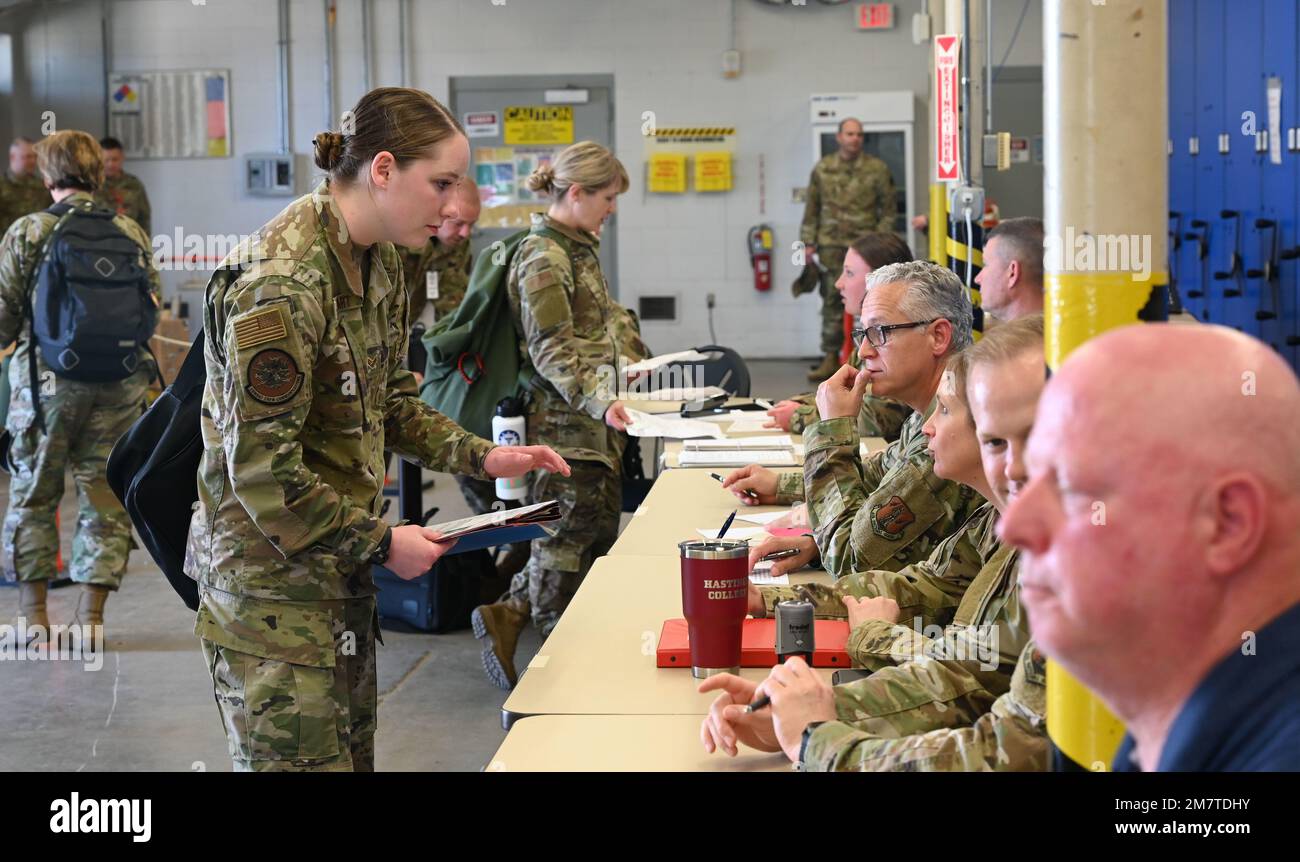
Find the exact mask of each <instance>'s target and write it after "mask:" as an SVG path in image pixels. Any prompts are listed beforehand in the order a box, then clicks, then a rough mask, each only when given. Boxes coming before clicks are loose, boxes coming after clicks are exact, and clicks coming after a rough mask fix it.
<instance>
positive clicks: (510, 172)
mask: <svg viewBox="0 0 1300 862" xmlns="http://www.w3.org/2000/svg"><path fill="white" fill-rule="evenodd" d="M561 149H563V148H562V147H478V148H477V149H475V150H474V166H473V175H474V181H475V182H476V183H477V184H478V190H479V197H480V199H481V201H482V204H483V210H482V212H481V214H480V215H479V221H478V223H479V226H480V227H500V228H523V227H528V225H529V223H530V221H529V217H530V214H531V213H535V212H544V211H545V210H546V207H547V205H548V203H549V202H548V200H547V199H546V198H545V197H541V196H539V195H538V194H537V193H536V192H533V191H530V190H529V189H528V187H527V186H526V185H525V181H526V180H527V179H528V175H529V174H531V173H532V172H533V170H534V169H535V168H537V167H538V166H540V165H545V164H550V163H551V162H552V161H553V160H554V159H555V156H556V155H557V154H558V153H559V152H560V150H561Z"/></svg>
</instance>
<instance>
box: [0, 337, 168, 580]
mask: <svg viewBox="0 0 1300 862" xmlns="http://www.w3.org/2000/svg"><path fill="white" fill-rule="evenodd" d="M38 367H39V368H40V370H41V374H42V375H43V380H44V382H43V383H42V384H41V388H42V389H43V390H44V393H43V394H42V395H41V409H42V412H43V413H44V415H45V431H44V432H42V431H40V430H39V429H38V428H37V427H36V423H35V419H34V412H33V409H32V398H31V385H30V383H29V381H28V379H27V373H28V372H27V362H26V360H25V357H24V358H21V359H19V360H17V361H15V362H13V363H12V365H11V367H10V381H9V383H10V386H11V396H10V404H9V415H8V417H7V418H6V421H5V427H6V428H7V429H8V430H9V433H10V434H12V435H13V444H12V448H11V449H10V457H11V458H12V459H13V462H14V470H13V475H12V476H11V477H10V480H9V511H8V513H7V514H6V515H5V521H4V530H3V539H0V541H2V542H3V549H4V550H3V553H4V571H5V576H6V577H7V578H9V579H16V580H20V581H45V580H50V579H51V578H53V577H54V576H55V572H56V558H57V555H58V552H59V530H58V527H57V525H56V522H55V515H56V513H57V512H58V508H59V503H60V502H61V501H62V499H63V490H64V472H65V470H67V469H68V468H71V471H72V479H73V482H74V483H75V484H76V488H77V525H76V530H75V533H74V535H73V540H72V560H71V565H70V566H69V575H70V576H71V577H72V579H73V580H74V581H76V582H77V583H80V584H98V585H101V586H105V587H108V588H109V589H112V590H116V589H117V588H118V587H120V586H121V585H122V575H123V573H124V572H125V571H126V563H127V556H128V555H129V554H130V551H131V542H132V539H131V521H130V519H129V518H128V517H127V514H126V510H125V509H123V508H122V504H121V502H120V501H119V500H118V499H117V497H116V496H115V495H114V494H113V491H112V489H110V488H109V486H108V479H107V478H106V476H105V469H106V466H107V464H108V454H109V452H111V451H112V449H113V444H114V443H116V442H117V440H118V438H119V437H121V436H122V435H123V434H125V433H126V432H127V430H128V429H130V427H131V425H132V423H134V422H135V420H136V419H138V418H139V417H140V414H141V413H142V412H143V409H144V403H145V390H146V388H147V387H148V384H149V379H150V375H151V374H152V366H149V367H148V368H147V369H141V370H138V371H137V372H136V373H135V374H134V375H132V376H131V377H128V378H127V379H126V380H122V381H115V382H111V383H82V382H80V381H76V380H67V379H64V378H61V377H60V378H55V377H54V376H53V374H52V373H51V372H49V371H48V370H46V369H45V364H44V363H43V362H42V363H40V364H39V366H38ZM51 388H52V390H53V391H52V392H51V391H50V390H51Z"/></svg>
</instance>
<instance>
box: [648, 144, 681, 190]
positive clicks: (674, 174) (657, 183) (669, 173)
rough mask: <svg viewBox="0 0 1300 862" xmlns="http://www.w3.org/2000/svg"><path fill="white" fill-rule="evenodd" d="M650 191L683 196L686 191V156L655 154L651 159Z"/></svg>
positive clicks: (679, 154)
mask: <svg viewBox="0 0 1300 862" xmlns="http://www.w3.org/2000/svg"><path fill="white" fill-rule="evenodd" d="M649 188H650V191H652V192H662V193H665V194H681V193H682V192H684V191H686V156H685V155H684V154H682V153H655V154H654V155H652V156H651V157H650V183H649Z"/></svg>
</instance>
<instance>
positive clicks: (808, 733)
mask: <svg viewBox="0 0 1300 862" xmlns="http://www.w3.org/2000/svg"><path fill="white" fill-rule="evenodd" d="M825 723H826V722H824V721H810V722H808V726H807V727H805V728H804V729H803V742H801V743H799V765H800V766H803V764H804V761H805V760H807V756H808V740H810V739H812V735H813V731H814V730H816V729H817V728H819V727H821V726H822V725H823V724H825Z"/></svg>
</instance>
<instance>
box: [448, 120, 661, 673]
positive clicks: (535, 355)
mask: <svg viewBox="0 0 1300 862" xmlns="http://www.w3.org/2000/svg"><path fill="white" fill-rule="evenodd" d="M528 187H529V188H530V189H532V190H534V191H536V192H538V193H539V194H543V195H546V196H548V197H550V198H551V199H552V203H551V206H550V209H549V210H548V211H547V212H546V214H545V215H543V214H541V213H538V214H535V215H534V216H533V223H532V228H531V232H530V235H529V236H528V237H527V238H526V239H524V241H523V242H522V243H521V244H520V246H519V249H518V251H516V252H515V255H514V258H513V259H512V261H511V264H510V275H509V279H508V282H507V284H508V290H509V296H510V308H511V310H512V311H513V312H514V316H515V330H516V331H517V332H518V333H519V341H520V354H521V358H522V363H523V366H524V369H525V371H526V372H527V371H531V372H532V373H533V380H532V385H531V386H530V390H531V392H530V394H531V405H530V407H529V410H528V418H527V422H528V441H529V442H530V443H539V444H547V445H550V446H553V447H555V450H556V451H557V452H559V453H560V454H561V455H563V456H564V457H565V458H566V459H567V460H568V461H569V462H570V464H571V466H572V468H573V475H572V476H569V477H564V476H558V475H556V474H554V473H544V472H543V473H537V474H535V476H534V478H533V481H532V484H531V486H530V487H529V492H528V500H529V502H530V503H534V502H540V501H542V500H549V499H555V500H558V501H559V503H560V505H561V506H562V507H563V508H564V518H563V521H562V522H561V525H560V527H561V529H560V532H559V534H558V535H555V536H551V537H547V538H542V539H536V540H534V541H533V545H532V556H531V558H530V560H529V562H528V566H527V567H526V568H525V569H524V570H523V571H522V572H519V573H518V574H517V575H515V578H514V581H513V582H512V583H511V587H510V592H509V593H508V594H507V595H506V596H505V597H504V598H503V599H502V600H501V601H499V602H496V603H495V604H491V605H484V606H482V607H479V608H477V609H475V611H474V615H473V622H474V632H475V634H476V635H478V636H479V637H480V638H481V639H483V640H484V642H485V646H484V650H483V666H484V669H485V670H486V671H487V673H488V676H489V677H490V678H491V679H492V681H493V682H494V683H496V684H497V685H498V686H500V687H502V688H511V687H513V686H514V684H515V680H516V673H515V668H514V651H515V643H516V641H517V639H518V636H519V632H520V631H522V629H523V627H524V625H525V624H526V623H527V621H528V616H529V612H530V611H531V614H532V619H533V623H534V624H535V625H536V626H537V628H538V629H539V630H540V631H541V633H542V636H543V637H545V636H547V635H549V634H550V633H551V629H553V628H554V627H555V624H556V622H557V621H558V620H559V618H560V614H561V613H563V612H564V609H565V607H566V606H567V605H568V604H569V599H571V598H572V597H573V594H574V593H575V592H576V591H577V589H578V584H580V583H581V582H582V579H583V577H584V576H585V575H586V574H587V570H588V569H590V568H591V564H592V563H593V562H594V561H595V560H596V558H597V557H599V556H601V555H603V554H605V553H606V552H608V551H609V548H610V546H611V545H613V543H614V540H615V539H616V538H617V537H618V519H619V512H620V510H621V498H622V490H621V489H622V477H621V458H622V455H623V447H624V446H625V445H626V437H625V435H624V434H623V431H624V430H625V428H626V424H627V422H628V417H627V413H626V412H625V410H624V408H623V403H622V402H621V401H619V400H618V392H617V391H616V389H617V382H618V379H619V373H618V371H617V368H618V361H619V357H620V355H622V356H626V357H628V358H630V359H639V358H641V356H640V355H633V354H640V353H641V352H643V351H644V346H643V345H641V343H640V338H639V336H638V335H637V326H636V321H635V319H634V318H633V317H632V315H631V313H630V312H628V310H627V309H625V308H623V307H622V306H621V305H619V304H618V303H616V302H615V301H614V299H613V298H612V297H611V296H610V294H609V286H608V284H607V283H606V281H605V276H604V274H603V273H602V272H601V269H600V261H599V260H598V259H597V257H596V252H597V249H598V248H599V244H600V230H601V227H602V226H603V225H604V223H605V220H606V219H608V218H609V217H610V216H611V215H613V214H614V210H615V200H616V199H617V197H618V196H619V195H620V194H622V193H623V192H625V191H627V187H628V177H627V171H626V170H625V169H624V168H623V165H622V164H621V163H620V162H619V161H618V159H616V158H614V154H613V153H611V152H610V151H609V150H607V149H605V148H604V147H602V146H601V145H600V144H597V143H594V142H592V141H582V142H580V143H577V144H573V145H572V146H570V147H568V148H566V149H565V150H564V151H563V152H561V153H560V155H559V156H558V157H557V158H556V159H555V162H554V164H553V165H543V166H541V167H539V168H538V169H537V170H535V171H534V172H533V173H532V175H531V176H529V177H528Z"/></svg>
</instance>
